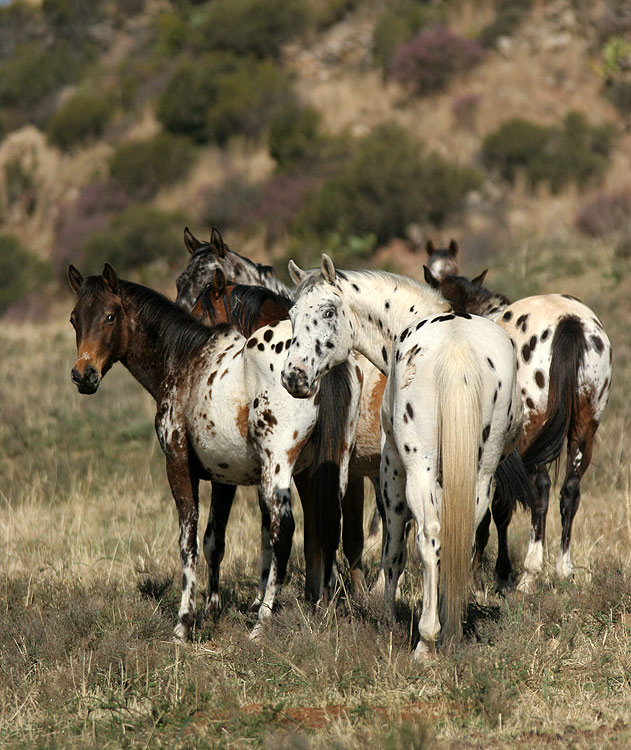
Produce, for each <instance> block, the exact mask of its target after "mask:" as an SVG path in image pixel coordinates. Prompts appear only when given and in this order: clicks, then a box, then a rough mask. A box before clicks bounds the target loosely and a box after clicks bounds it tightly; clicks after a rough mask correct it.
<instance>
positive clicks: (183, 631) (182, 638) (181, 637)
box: [173, 622, 191, 644]
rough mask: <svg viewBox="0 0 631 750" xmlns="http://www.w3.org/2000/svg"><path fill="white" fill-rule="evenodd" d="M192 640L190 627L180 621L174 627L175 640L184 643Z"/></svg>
mask: <svg viewBox="0 0 631 750" xmlns="http://www.w3.org/2000/svg"><path fill="white" fill-rule="evenodd" d="M190 640H191V629H190V627H189V626H188V625H186V624H185V623H183V622H178V624H177V625H176V626H175V627H174V628H173V642H174V643H181V644H184V643H189V642H190Z"/></svg>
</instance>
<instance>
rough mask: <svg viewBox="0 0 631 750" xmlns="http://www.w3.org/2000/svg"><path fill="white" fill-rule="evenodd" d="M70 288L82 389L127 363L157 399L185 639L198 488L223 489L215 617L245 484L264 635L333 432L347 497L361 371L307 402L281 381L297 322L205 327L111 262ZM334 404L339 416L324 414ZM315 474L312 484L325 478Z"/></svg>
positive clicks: (192, 614)
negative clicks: (251, 330) (258, 533)
mask: <svg viewBox="0 0 631 750" xmlns="http://www.w3.org/2000/svg"><path fill="white" fill-rule="evenodd" d="M69 279H70V284H71V286H72V288H73V289H74V290H75V292H76V293H77V299H76V304H75V307H74V309H73V311H72V315H71V318H70V320H71V323H72V325H73V327H74V328H75V331H76V339H77V361H76V363H75V365H74V367H73V368H72V380H73V382H74V383H75V385H76V386H77V388H78V390H79V392H80V393H85V394H90V393H94V392H95V391H96V390H97V388H98V387H99V384H100V382H101V379H102V377H103V376H104V375H105V373H107V371H108V370H109V369H110V368H111V366H112V365H113V364H114V363H115V362H117V361H120V362H122V363H123V364H124V365H125V367H126V368H127V369H128V370H129V372H130V373H131V374H132V375H133V376H134V377H135V378H136V379H137V380H138V381H139V382H140V383H141V385H143V386H144V387H145V388H146V389H147V390H148V391H149V393H150V394H151V395H152V396H153V397H154V398H155V400H156V406H157V412H156V432H157V434H158V439H159V441H160V445H161V447H162V450H163V452H164V454H165V457H166V468H167V477H168V480H169V484H170V487H171V491H172V493H173V498H174V500H175V504H176V507H177V511H178V516H179V525H180V556H181V560H182V572H183V576H182V598H181V605H180V610H179V614H178V623H177V625H176V627H175V635H176V637H177V638H180V639H182V638H188V637H189V636H190V633H191V628H192V626H193V624H194V623H195V619H196V603H195V598H196V597H195V594H196V587H197V580H196V564H197V559H198V539H197V522H198V512H199V511H198V489H199V481H200V479H210V480H212V485H213V490H212V499H211V507H210V515H209V518H208V526H207V529H206V533H205V535H204V554H205V557H206V561H207V564H208V597H207V602H206V609H207V610H210V611H213V612H216V611H218V609H219V608H220V597H219V567H220V563H221V560H222V557H223V552H224V547H225V530H226V524H227V522H228V517H229V514H230V509H231V507H232V501H233V498H234V494H235V489H236V485H259V486H260V487H261V493H262V497H263V501H264V502H263V507H262V510H263V513H264V519H265V516H267V519H268V520H267V527H268V529H269V544H266V543H264V544H263V552H264V554H263V562H262V575H261V585H260V587H259V592H258V595H257V597H256V599H255V605H256V607H258V617H259V620H258V623H257V626H256V627H255V629H254V631H253V634H254V635H256V634H257V633H258V632H259V630H260V627H261V626H262V624H263V622H264V621H265V620H266V619H267V618H268V617H269V616H270V614H271V610H272V607H273V604H274V600H275V597H276V595H277V594H278V592H279V591H280V588H281V586H282V583H283V580H284V577H285V572H286V567H287V561H288V558H289V553H290V550H291V541H292V535H293V530H294V520H293V515H292V509H291V493H290V482H291V478H292V475H293V474H294V472H300V471H304V470H305V469H306V468H307V467H308V466H310V465H311V464H312V457H313V455H314V454H317V446H316V444H315V443H316V440H317V437H318V435H320V434H321V432H322V431H323V430H327V429H329V430H337V429H340V430H341V431H342V433H343V434H342V435H341V436H339V437H338V438H337V440H336V443H337V444H338V445H340V446H342V448H343V451H342V454H341V455H340V460H339V465H338V467H337V468H338V471H337V474H336V478H337V481H338V486H337V488H336V490H335V492H336V496H337V502H338V504H339V502H340V497H341V495H342V494H343V492H344V490H345V487H346V478H347V472H348V461H349V458H350V452H351V450H352V446H353V443H354V432H353V430H354V429H355V427H356V422H354V421H353V419H352V418H350V419H346V417H345V414H346V413H348V414H350V415H353V414H355V413H356V411H357V408H358V407H357V402H358V400H359V393H360V385H359V382H358V380H357V376H356V373H355V367H349V368H347V369H346V370H344V371H340V382H339V390H337V392H336V393H335V394H333V393H329V394H328V395H327V394H326V393H325V391H324V390H322V391H320V392H317V391H315V390H314V392H313V393H311V394H309V396H308V397H307V398H305V399H302V400H298V399H294V398H292V397H291V396H289V395H288V394H287V392H286V391H285V389H284V388H283V387H282V386H281V384H280V371H281V369H282V364H283V362H284V359H285V354H284V353H283V352H284V349H286V348H287V347H288V346H289V343H290V341H291V324H290V323H288V322H281V323H277V324H275V325H273V326H269V327H266V328H264V329H261V330H260V331H258V332H257V333H256V335H255V336H253V337H250V338H248V339H246V338H245V337H244V336H242V335H241V334H240V333H239V332H238V331H236V330H235V329H234V328H233V327H232V326H226V325H220V326H216V327H214V328H209V327H206V326H203V325H201V324H200V323H199V322H198V321H196V320H195V319H193V318H192V317H191V316H190V315H188V313H186V312H184V311H183V310H181V309H180V308H179V307H178V306H177V305H175V304H174V303H173V302H171V301H170V300H168V299H167V298H166V297H163V296H162V295H160V294H158V293H157V292H155V291H153V290H151V289H148V288H147V287H144V286H141V285H139V284H134V283H131V282H129V281H124V280H122V279H119V278H118V276H117V275H116V273H115V271H114V269H113V268H112V267H111V266H110V265H109V264H106V265H105V269H104V271H103V274H102V275H101V276H88V277H87V278H85V279H84V278H83V276H82V275H81V274H80V273H79V271H77V269H76V268H74V267H73V266H70V268H69ZM325 403H326V404H327V405H330V408H328V406H327V408H326V409H325V408H323V407H324V405H325ZM333 412H335V414H336V415H338V418H337V419H333V418H332V417H331V414H332V413H333ZM322 419H324V420H325V421H326V422H327V424H326V425H324V426H320V422H321V421H322ZM317 469H318V467H317V466H316V474H315V476H314V479H313V481H314V482H317V481H319V480H318V476H319V475H318V474H317ZM308 533H309V530H307V535H308Z"/></svg>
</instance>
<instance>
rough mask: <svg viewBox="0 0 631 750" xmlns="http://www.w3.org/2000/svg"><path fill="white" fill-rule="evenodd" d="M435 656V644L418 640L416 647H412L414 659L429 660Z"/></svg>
mask: <svg viewBox="0 0 631 750" xmlns="http://www.w3.org/2000/svg"><path fill="white" fill-rule="evenodd" d="M435 658H436V644H435V643H427V642H426V641H422V640H421V641H419V642H418V645H417V647H416V648H415V649H414V660H415V661H431V660H432V659H435Z"/></svg>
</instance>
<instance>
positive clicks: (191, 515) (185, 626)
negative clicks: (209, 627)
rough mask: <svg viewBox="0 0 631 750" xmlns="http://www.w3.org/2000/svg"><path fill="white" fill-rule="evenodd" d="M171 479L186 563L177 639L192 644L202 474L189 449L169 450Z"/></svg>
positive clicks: (174, 448) (170, 484) (181, 447)
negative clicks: (191, 458)
mask: <svg viewBox="0 0 631 750" xmlns="http://www.w3.org/2000/svg"><path fill="white" fill-rule="evenodd" d="M165 453H166V454H167V477H168V480H169V486H170V487H171V492H172V494H173V499H174V500H175V505H176V507H177V512H178V517H179V525H180V540H179V541H180V559H181V561H182V597H181V600H180V609H179V612H178V621H177V625H176V626H175V628H174V636H175V638H176V639H177V640H188V639H190V636H191V629H192V627H193V625H194V624H195V615H196V605H195V594H196V591H197V574H196V571H195V569H196V566H197V558H198V555H199V550H198V541H197V520H198V515H199V474H198V472H197V471H196V470H195V469H194V467H193V465H192V464H193V462H192V461H191V460H190V457H189V455H188V450H187V447H186V446H168V451H165Z"/></svg>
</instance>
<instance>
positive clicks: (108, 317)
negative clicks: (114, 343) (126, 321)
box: [105, 313, 116, 323]
mask: <svg viewBox="0 0 631 750" xmlns="http://www.w3.org/2000/svg"><path fill="white" fill-rule="evenodd" d="M115 317H116V316H115V315H114V313H110V314H109V315H106V316H105V321H106V322H107V323H113V322H114V318H115Z"/></svg>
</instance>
